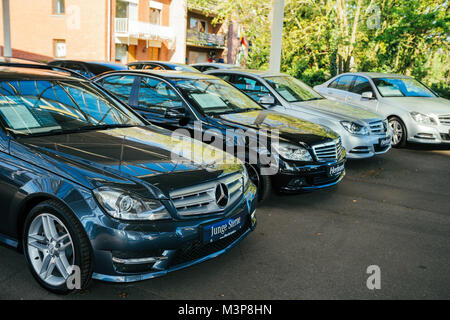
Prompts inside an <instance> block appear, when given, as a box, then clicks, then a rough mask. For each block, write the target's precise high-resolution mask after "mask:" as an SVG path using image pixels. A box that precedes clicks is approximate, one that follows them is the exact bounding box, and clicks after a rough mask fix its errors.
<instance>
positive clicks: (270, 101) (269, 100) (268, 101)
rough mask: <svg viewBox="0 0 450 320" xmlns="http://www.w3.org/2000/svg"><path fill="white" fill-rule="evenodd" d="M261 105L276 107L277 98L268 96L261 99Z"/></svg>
mask: <svg viewBox="0 0 450 320" xmlns="http://www.w3.org/2000/svg"><path fill="white" fill-rule="evenodd" d="M259 103H260V104H262V105H270V106H272V105H274V104H275V98H274V97H272V96H271V95H267V96H264V97H261V98H259Z"/></svg>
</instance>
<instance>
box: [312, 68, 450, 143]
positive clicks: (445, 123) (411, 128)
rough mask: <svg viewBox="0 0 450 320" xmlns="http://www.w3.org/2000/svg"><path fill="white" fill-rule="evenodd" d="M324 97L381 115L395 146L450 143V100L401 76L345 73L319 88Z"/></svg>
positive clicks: (316, 88)
mask: <svg viewBox="0 0 450 320" xmlns="http://www.w3.org/2000/svg"><path fill="white" fill-rule="evenodd" d="M314 89H315V90H316V91H317V92H319V93H320V94H321V95H323V96H325V97H327V98H329V99H332V100H335V101H339V102H344V103H347V104H351V105H355V106H359V107H362V108H365V109H366V110H368V111H372V112H377V113H379V114H381V115H383V116H384V117H386V118H387V119H388V121H389V125H390V127H391V129H392V146H394V147H402V146H404V145H405V144H406V142H407V141H410V142H418V143H435V144H438V143H442V144H444V143H449V144H450V101H449V100H447V99H444V98H440V97H439V96H438V95H437V94H436V93H435V92H433V91H432V90H431V89H429V88H427V87H426V86H425V85H424V84H422V83H421V82H419V81H417V80H416V79H414V78H412V77H408V76H402V75H398V74H385V73H372V72H367V73H363V72H361V73H344V74H341V75H338V76H336V77H334V78H332V79H330V80H328V81H327V82H325V83H323V84H321V85H318V86H315V87H314Z"/></svg>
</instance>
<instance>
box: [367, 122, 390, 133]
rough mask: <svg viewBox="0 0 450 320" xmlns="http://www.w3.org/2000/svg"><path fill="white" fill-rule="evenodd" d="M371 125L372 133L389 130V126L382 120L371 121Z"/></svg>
mask: <svg viewBox="0 0 450 320" xmlns="http://www.w3.org/2000/svg"><path fill="white" fill-rule="evenodd" d="M369 127H370V132H371V133H372V134H384V133H386V130H387V127H386V126H385V125H384V123H383V121H381V120H377V121H372V122H369Z"/></svg>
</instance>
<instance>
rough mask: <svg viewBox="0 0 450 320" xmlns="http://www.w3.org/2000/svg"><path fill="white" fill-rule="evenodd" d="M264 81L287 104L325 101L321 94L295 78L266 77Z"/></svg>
mask: <svg viewBox="0 0 450 320" xmlns="http://www.w3.org/2000/svg"><path fill="white" fill-rule="evenodd" d="M264 79H265V80H266V81H267V83H269V85H270V86H271V87H272V88H273V89H274V90H275V91H276V92H278V94H279V95H280V96H282V97H283V98H284V99H285V100H286V101H287V102H298V101H309V100H318V99H323V97H322V96H321V95H320V94H318V93H317V92H315V91H314V90H313V89H312V88H310V87H308V86H307V85H306V84H304V83H303V82H301V81H300V80H298V79H296V78H294V77H291V76H277V77H266V78H264Z"/></svg>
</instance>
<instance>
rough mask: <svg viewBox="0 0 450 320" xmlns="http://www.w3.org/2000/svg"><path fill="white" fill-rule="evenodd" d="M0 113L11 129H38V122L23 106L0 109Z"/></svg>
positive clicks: (17, 105)
mask: <svg viewBox="0 0 450 320" xmlns="http://www.w3.org/2000/svg"><path fill="white" fill-rule="evenodd" d="M0 112H1V113H2V114H3V117H4V119H5V120H6V122H7V123H8V125H9V127H10V128H11V129H15V130H20V129H28V128H37V127H39V126H40V125H39V122H38V121H37V120H36V118H35V117H34V116H33V114H32V113H31V112H30V110H28V108H27V107H26V106H24V105H19V104H16V105H9V106H8V107H0Z"/></svg>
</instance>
